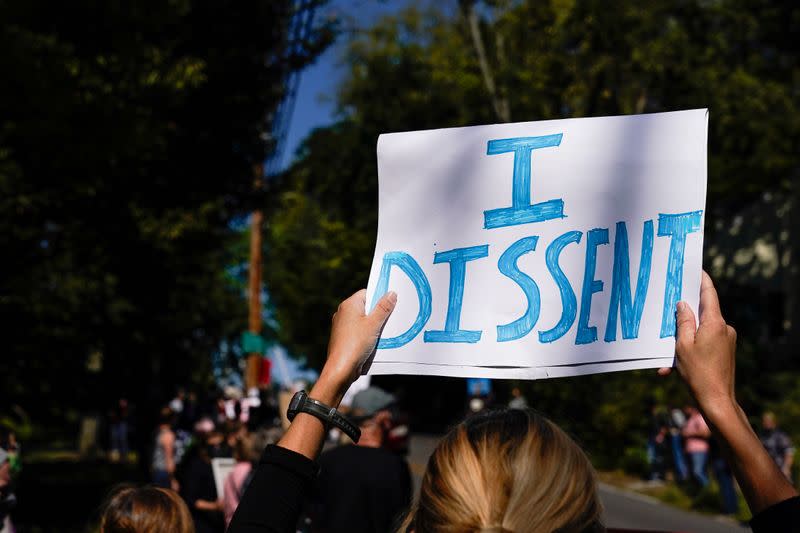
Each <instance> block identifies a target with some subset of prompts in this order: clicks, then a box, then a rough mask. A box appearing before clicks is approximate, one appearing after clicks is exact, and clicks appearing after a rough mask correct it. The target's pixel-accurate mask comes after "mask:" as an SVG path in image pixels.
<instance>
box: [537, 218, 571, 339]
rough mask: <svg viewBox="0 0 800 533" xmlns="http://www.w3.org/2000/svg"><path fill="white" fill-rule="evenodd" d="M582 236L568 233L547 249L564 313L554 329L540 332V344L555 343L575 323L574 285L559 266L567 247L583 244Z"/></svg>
mask: <svg viewBox="0 0 800 533" xmlns="http://www.w3.org/2000/svg"><path fill="white" fill-rule="evenodd" d="M581 235H582V233H581V232H580V231H568V232H566V233H564V234H563V235H561V236H559V237H558V238H557V239H555V240H554V241H553V242H551V243H550V246H548V247H547V252H546V253H545V259H546V262H547V269H548V270H549V271H550V274H551V275H552V276H553V279H554V280H555V282H556V284H557V285H558V290H559V291H560V292H561V307H562V311H561V318H560V319H559V321H558V324H556V325H555V327H554V328H553V329H549V330H547V331H540V332H539V342H553V341H555V340H558V339H560V338H561V337H563V336H564V334H565V333H566V332H567V331H569V328H571V327H572V323H573V322H575V315H576V313H577V312H578V301H577V300H576V298H575V291H573V290H572V285H570V283H569V280H568V279H567V276H566V275H564V271H563V270H561V267H560V266H559V264H558V258H559V256H560V255H561V251H562V250H563V249H564V247H565V246H567V245H568V244H570V243H573V242H574V243H579V242H581Z"/></svg>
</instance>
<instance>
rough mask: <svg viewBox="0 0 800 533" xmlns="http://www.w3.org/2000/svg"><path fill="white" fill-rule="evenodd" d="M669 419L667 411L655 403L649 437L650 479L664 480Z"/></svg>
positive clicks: (648, 461)
mask: <svg viewBox="0 0 800 533" xmlns="http://www.w3.org/2000/svg"><path fill="white" fill-rule="evenodd" d="M668 437H669V420H668V416H667V413H666V411H665V410H664V409H663V408H662V407H660V406H658V405H655V404H654V405H653V406H652V408H651V411H650V437H649V438H648V439H647V464H648V466H649V467H650V473H649V476H648V480H649V481H664V480H665V479H666V472H667V455H668V453H669V447H670V446H669V438H668Z"/></svg>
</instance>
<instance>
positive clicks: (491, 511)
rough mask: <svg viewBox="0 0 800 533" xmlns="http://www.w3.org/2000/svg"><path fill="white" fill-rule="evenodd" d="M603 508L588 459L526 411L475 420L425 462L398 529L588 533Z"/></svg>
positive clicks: (457, 429)
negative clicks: (415, 498) (414, 499)
mask: <svg viewBox="0 0 800 533" xmlns="http://www.w3.org/2000/svg"><path fill="white" fill-rule="evenodd" d="M601 511H602V507H601V505H600V500H599V498H598V495H597V487H596V481H595V473H594V469H593V468H592V466H591V464H590V463H589V460H588V458H587V457H586V455H585V454H584V453H583V451H582V450H581V449H580V448H579V447H578V445H577V444H575V442H574V441H573V440H572V439H570V438H569V437H568V436H567V435H566V434H565V433H564V432H563V431H562V430H561V429H560V428H559V427H558V426H556V425H555V424H553V423H552V422H550V421H549V420H547V419H546V418H544V417H543V416H541V415H538V414H536V413H535V412H533V411H527V410H518V409H502V410H496V411H489V412H486V413H481V414H477V415H474V416H471V417H469V418H467V419H466V420H465V421H464V422H462V423H461V424H459V425H458V426H456V427H455V428H453V429H452V430H451V431H450V432H449V433H448V434H447V435H446V436H445V437H444V439H443V440H442V442H441V443H439V446H438V447H437V448H436V451H435V452H434V453H433V455H432V456H431V458H430V460H429V461H428V468H427V471H426V472H425V476H424V478H423V480H422V488H421V490H420V496H419V500H418V501H417V502H416V503H415V505H414V506H413V507H412V509H411V512H410V513H409V516H408V517H407V518H406V521H405V523H404V525H403V527H404V529H407V530H409V531H410V530H412V529H413V530H414V531H415V533H440V532H467V531H470V532H472V531H474V532H484V533H488V532H493V533H501V532H502V533H505V532H513V533H528V532H541V533H548V532H559V533H560V532H573V531H574V532H593V531H604V529H603V527H602V525H601V524H600V513H601Z"/></svg>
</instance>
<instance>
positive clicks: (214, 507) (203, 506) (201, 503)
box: [194, 500, 220, 511]
mask: <svg viewBox="0 0 800 533" xmlns="http://www.w3.org/2000/svg"><path fill="white" fill-rule="evenodd" d="M194 508H195V509H198V510H200V511H219V510H220V505H219V502H212V501H208V500H195V502H194Z"/></svg>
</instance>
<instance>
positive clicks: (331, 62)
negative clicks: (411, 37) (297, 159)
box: [282, 0, 413, 168]
mask: <svg viewBox="0 0 800 533" xmlns="http://www.w3.org/2000/svg"><path fill="white" fill-rule="evenodd" d="M412 1H413V0H394V1H391V0H383V1H381V0H331V1H330V3H329V4H328V5H327V6H325V7H323V8H322V9H319V10H318V11H317V13H316V15H315V19H316V21H321V20H323V19H324V18H325V17H327V16H329V15H334V16H337V17H339V18H340V19H342V24H343V26H344V27H345V28H352V27H353V26H355V27H357V28H364V27H368V26H370V24H371V23H372V22H374V21H375V20H376V19H378V18H379V17H381V16H382V15H386V14H391V13H395V12H397V11H398V10H400V9H402V8H403V7H404V6H406V5H409V4H410V3H411V2H412ZM345 42H346V41H345V38H344V37H340V38H339V39H338V40H337V41H336V42H335V43H334V44H333V46H331V47H330V48H329V49H328V50H327V51H326V52H325V53H324V54H322V56H320V57H319V58H318V59H317V61H316V63H314V64H313V65H311V66H309V67H308V68H306V70H305V71H303V73H302V74H301V78H300V85H299V87H298V90H297V101H296V105H295V108H294V114H293V116H292V117H291V122H290V124H289V130H288V132H287V136H286V146H285V147H284V150H283V161H282V167H283V168H285V167H286V166H288V165H289V163H291V161H292V159H293V158H294V154H295V151H296V150H297V148H298V146H299V145H300V142H301V141H302V140H303V139H304V138H305V137H306V135H308V134H309V132H311V130H313V129H314V128H317V127H320V126H325V125H327V124H330V123H331V122H333V121H334V120H335V116H334V115H335V105H336V102H335V99H336V88H337V87H338V86H339V83H340V81H341V80H342V77H343V76H344V74H345V73H346V72H345V70H344V68H343V67H341V66H339V65H338V63H339V59H340V58H341V55H342V52H343V48H344V46H345Z"/></svg>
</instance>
